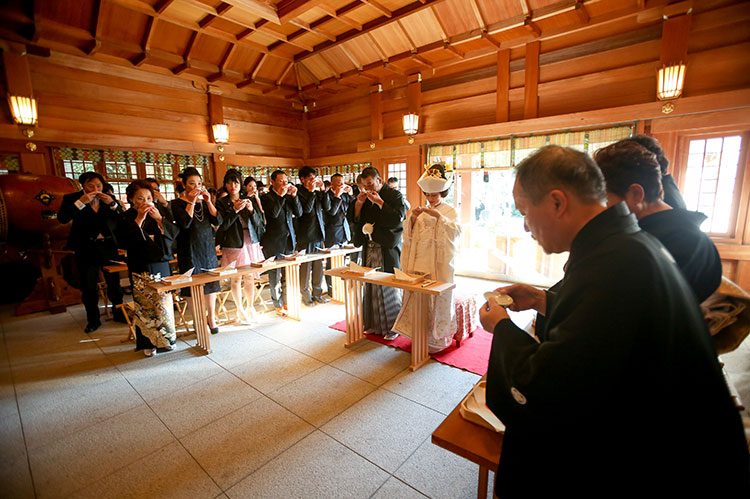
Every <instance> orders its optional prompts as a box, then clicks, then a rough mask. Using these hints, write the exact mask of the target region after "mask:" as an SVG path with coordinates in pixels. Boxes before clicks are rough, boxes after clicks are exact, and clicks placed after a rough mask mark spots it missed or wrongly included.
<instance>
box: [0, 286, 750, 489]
mask: <svg viewBox="0 0 750 499" xmlns="http://www.w3.org/2000/svg"><path fill="white" fill-rule="evenodd" d="M462 284H463V285H464V286H469V287H470V288H476V289H477V290H478V291H483V290H486V289H491V288H492V287H493V284H492V283H489V284H488V283H486V282H482V281H476V280H470V279H463V280H462ZM459 286H461V283H460V284H459ZM482 288H484V289H482ZM12 311H13V309H12V307H4V308H0V326H1V328H2V341H0V443H1V445H0V463H2V466H0V497H96V498H106V497H148V498H152V497H186V498H203V497H205V498H214V497H230V498H236V497H252V498H263V497H269V498H277V497H285V498H286V497H294V498H298V497H299V498H302V497H314V498H335V497H342V498H358V497H362V498H367V497H373V498H378V499H384V498H385V499H388V498H418V497H425V496H428V497H435V498H442V497H444V498H464V497H465V498H471V497H475V496H476V479H477V471H478V468H477V466H476V465H473V464H471V463H469V462H468V461H466V460H464V459H462V458H459V457H457V456H455V455H453V454H451V453H449V452H447V451H444V450H443V449H441V448H439V447H436V446H435V445H433V444H432V443H431V442H430V434H431V433H432V431H433V430H434V429H435V428H436V427H437V426H438V425H439V424H440V422H441V421H442V420H443V419H444V418H445V416H446V415H447V414H448V413H449V412H450V411H451V410H452V409H453V408H454V407H455V405H456V404H457V403H458V402H459V401H460V400H461V398H462V397H463V396H464V395H465V394H466V393H467V392H468V390H469V389H470V388H471V386H472V385H473V384H474V383H475V382H476V381H477V380H478V379H479V376H477V375H475V374H471V373H468V372H465V371H462V370H459V369H455V368H451V367H448V366H445V365H442V364H438V363H436V362H434V361H430V362H429V363H428V364H427V365H426V366H425V367H423V368H422V369H420V370H418V371H417V372H416V373H412V372H410V371H409V370H408V365H409V361H410V357H409V354H408V353H405V352H402V351H400V350H396V349H393V348H390V347H386V346H383V345H380V344H377V343H373V342H368V341H365V342H363V343H361V344H359V345H357V346H356V347H355V348H353V349H347V348H344V346H343V343H344V335H343V333H340V332H337V331H334V330H332V329H330V328H329V327H328V325H329V324H332V323H333V322H336V321H338V320H341V319H343V317H344V309H343V306H341V305H333V304H328V305H325V306H317V307H315V308H304V309H303V314H304V321H303V322H299V323H298V322H294V321H289V320H283V319H278V318H276V317H272V316H270V315H265V316H262V319H261V322H260V323H258V324H255V325H252V326H244V327H238V326H227V327H222V331H221V333H220V334H219V335H217V336H214V337H212V338H211V341H212V347H213V353H211V354H210V355H200V354H199V353H198V352H197V351H196V350H194V349H193V348H191V345H192V344H194V343H195V341H194V339H193V338H192V337H190V336H188V337H184V338H181V339H180V341H179V342H178V347H177V349H176V350H175V351H174V352H171V353H167V354H159V355H157V356H156V357H153V358H145V357H144V356H143V355H142V354H141V353H140V352H134V351H133V344H132V343H122V342H121V340H122V339H123V338H124V337H125V335H126V328H125V327H124V326H123V325H121V324H117V323H113V322H105V324H104V326H103V327H102V328H100V329H99V330H98V331H96V332H95V333H93V334H91V335H86V334H84V333H83V331H82V330H83V326H84V321H85V319H84V311H83V309H82V308H81V307H80V306H79V307H72V308H70V309H69V310H68V312H66V313H64V314H59V315H49V314H46V313H40V314H35V315H31V316H24V317H14V316H13V315H12ZM722 360H723V361H724V362H725V368H726V370H727V371H728V372H729V374H730V377H731V379H732V381H733V383H734V385H735V386H736V387H737V389H738V391H739V392H740V396H741V397H742V398H743V400H744V401H745V402H746V403H749V404H750V341H745V343H744V344H743V345H741V347H740V348H739V349H738V350H737V351H735V352H733V353H731V354H728V355H725V356H723V357H722ZM747 414H748V413H747V411H745V412H744V413H743V415H744V416H745V418H747ZM491 482H492V477H490V483H491Z"/></svg>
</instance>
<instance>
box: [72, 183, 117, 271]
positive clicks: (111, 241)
mask: <svg viewBox="0 0 750 499" xmlns="http://www.w3.org/2000/svg"><path fill="white" fill-rule="evenodd" d="M81 196H83V191H78V192H71V193H70V194H66V195H64V196H63V199H62V202H61V204H60V211H59V212H58V213H57V220H58V221H59V222H60V223H61V224H66V223H68V222H70V221H72V222H73V225H72V226H71V228H70V234H68V243H67V245H66V248H67V249H70V250H73V251H75V252H76V253H77V254H79V256H83V255H86V254H92V255H93V254H94V253H95V251H94V244H92V243H94V242H95V241H96V240H97V238H98V236H99V234H101V235H102V237H104V238H105V239H106V241H107V245H108V246H110V247H111V248H112V254H111V255H108V257H110V258H114V257H116V255H117V239H116V237H115V232H116V230H117V221H118V218H119V217H120V214H121V213H122V210H121V209H120V206H119V204H118V205H117V208H116V209H113V208H110V207H109V206H105V205H102V204H100V205H99V211H94V209H93V208H91V205H90V204H87V205H86V206H84V207H83V209H81V210H79V209H78V207H77V206H76V205H75V202H76V201H78V199H80V197H81Z"/></svg>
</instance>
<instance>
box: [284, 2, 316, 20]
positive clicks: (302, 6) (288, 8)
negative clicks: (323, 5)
mask: <svg viewBox="0 0 750 499" xmlns="http://www.w3.org/2000/svg"><path fill="white" fill-rule="evenodd" d="M317 3H318V2H317V1H316V0H282V1H281V2H279V3H278V4H276V7H277V9H278V15H279V20H281V22H287V21H290V20H292V19H294V18H295V17H298V16H299V15H300V14H304V13H305V12H307V11H308V10H311V9H314V8H315V7H316V4H317Z"/></svg>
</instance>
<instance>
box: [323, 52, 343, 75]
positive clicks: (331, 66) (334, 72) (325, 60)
mask: <svg viewBox="0 0 750 499" xmlns="http://www.w3.org/2000/svg"><path fill="white" fill-rule="evenodd" d="M318 56H320V60H321V61H323V64H325V65H326V66H327V67H328V69H330V70H331V72H332V73H333V76H335V77H336V78H340V77H341V73H340V72H339V71H336V68H335V67H333V63H332V62H331V61H329V60H328V58H327V57H326V56H325V52H320V53H319V54H318Z"/></svg>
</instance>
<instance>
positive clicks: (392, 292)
mask: <svg viewBox="0 0 750 499" xmlns="http://www.w3.org/2000/svg"><path fill="white" fill-rule="evenodd" d="M361 177H362V187H363V189H362V190H361V191H360V192H359V194H358V195H357V198H356V200H355V201H354V203H352V204H351V205H350V206H349V212H348V214H347V216H348V217H349V221H350V222H351V224H352V227H353V229H354V231H355V232H357V231H359V233H360V234H361V233H362V230H363V228H364V227H365V226H366V225H367V224H371V225H372V238H371V239H370V238H369V237H368V236H365V238H366V240H367V241H368V242H367V244H366V245H365V246H364V247H363V255H362V261H363V262H364V263H363V264H364V265H365V266H367V267H380V268H381V270H382V271H383V272H390V273H393V269H394V268H400V266H401V235H402V233H403V232H404V227H403V221H404V218H405V217H406V204H405V202H404V196H403V195H402V194H401V192H400V191H397V190H396V189H392V188H390V187H388V186H387V185H385V184H383V179H382V178H381V177H380V173H379V172H378V170H377V169H376V168H374V167H372V166H370V167H368V168H365V169H364V170H362V174H361ZM367 226H368V227H370V226H369V225H367ZM400 310H401V293H400V290H399V289H396V288H389V287H385V286H375V285H372V284H366V285H365V291H364V327H365V329H366V330H371V331H372V332H374V333H375V334H381V335H383V336H384V337H385V339H386V340H392V339H394V338H396V336H398V334H396V333H392V332H391V328H392V327H393V324H394V323H395V322H396V316H398V313H399V311H400Z"/></svg>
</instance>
